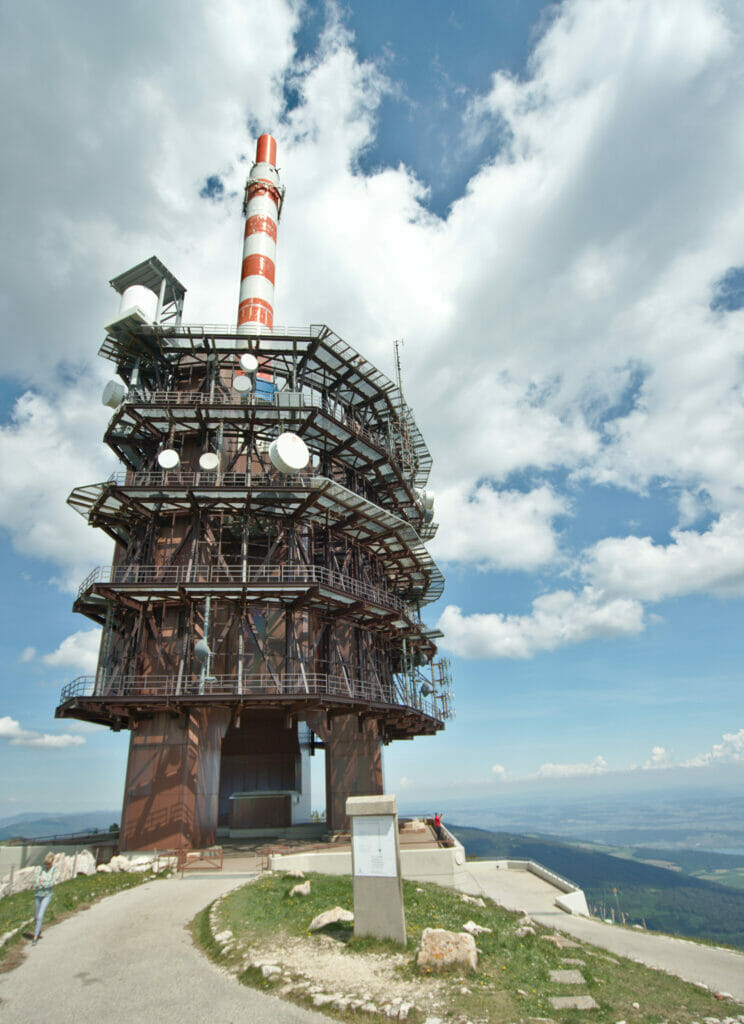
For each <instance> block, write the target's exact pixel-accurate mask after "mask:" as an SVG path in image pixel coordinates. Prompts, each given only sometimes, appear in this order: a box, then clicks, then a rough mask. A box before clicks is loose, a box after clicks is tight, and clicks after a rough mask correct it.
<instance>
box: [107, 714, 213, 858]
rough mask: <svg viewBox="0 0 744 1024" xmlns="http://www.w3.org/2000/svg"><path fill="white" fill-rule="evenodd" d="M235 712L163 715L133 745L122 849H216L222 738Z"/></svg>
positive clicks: (135, 734)
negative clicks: (208, 847)
mask: <svg viewBox="0 0 744 1024" xmlns="http://www.w3.org/2000/svg"><path fill="white" fill-rule="evenodd" d="M229 721H230V712H229V711H227V710H223V709H220V708H209V709H206V708H205V709H197V710H191V711H189V712H188V713H186V714H185V715H179V716H177V717H174V716H173V715H172V714H171V713H170V712H159V713H157V714H154V715H153V716H152V718H149V719H146V720H143V721H141V722H139V723H138V725H137V728H136V729H134V730H133V731H132V737H131V740H130V743H129V761H128V764H127V777H126V784H125V789H124V806H123V809H122V816H121V841H120V845H121V849H122V850H148V849H150V850H152V849H160V850H178V849H189V848H201V847H205V846H211V845H212V844H213V843H214V842H215V840H216V836H217V813H218V801H219V783H220V754H221V748H222V738H223V736H224V735H225V732H226V730H227V727H228V724H229Z"/></svg>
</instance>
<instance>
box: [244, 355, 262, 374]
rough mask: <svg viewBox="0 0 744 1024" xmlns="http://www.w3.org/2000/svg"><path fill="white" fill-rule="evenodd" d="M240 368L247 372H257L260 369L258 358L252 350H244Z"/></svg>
mask: <svg viewBox="0 0 744 1024" xmlns="http://www.w3.org/2000/svg"><path fill="white" fill-rule="evenodd" d="M240 369H241V370H245V372H246V373H255V372H256V370H257V369H258V359H256V357H255V356H254V355H253V353H252V352H244V353H243V355H242V356H241V357H240Z"/></svg>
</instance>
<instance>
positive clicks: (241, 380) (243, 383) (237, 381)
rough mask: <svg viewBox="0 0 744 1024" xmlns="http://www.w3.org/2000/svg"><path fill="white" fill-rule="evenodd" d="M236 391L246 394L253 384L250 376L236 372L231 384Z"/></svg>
mask: <svg viewBox="0 0 744 1024" xmlns="http://www.w3.org/2000/svg"><path fill="white" fill-rule="evenodd" d="M232 386H233V387H234V388H235V390H236V391H239V392H240V393H241V394H242V395H244V394H246V393H247V392H248V391H250V390H251V388H252V387H253V384H252V382H251V378H250V377H248V376H246V374H244V373H238V374H236V376H235V377H233V385H232Z"/></svg>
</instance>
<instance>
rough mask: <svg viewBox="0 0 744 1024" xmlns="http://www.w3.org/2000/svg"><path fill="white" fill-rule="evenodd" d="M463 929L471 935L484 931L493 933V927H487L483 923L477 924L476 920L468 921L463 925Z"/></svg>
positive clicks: (480, 933)
mask: <svg viewBox="0 0 744 1024" xmlns="http://www.w3.org/2000/svg"><path fill="white" fill-rule="evenodd" d="M462 930H463V931H464V932H468V933H469V934H470V935H482V934H483V933H484V932H488V933H489V934H491V935H493V928H486V927H484V925H482V924H476V923H475V921H466V922H465V924H464V925H463V926H462Z"/></svg>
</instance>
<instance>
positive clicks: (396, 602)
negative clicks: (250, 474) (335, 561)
mask: <svg viewBox="0 0 744 1024" xmlns="http://www.w3.org/2000/svg"><path fill="white" fill-rule="evenodd" d="M94 583H113V584H132V585H137V584H146V585H147V584H153V585H155V584H163V585H170V586H180V585H182V584H186V583H200V584H216V585H219V584H231V583H234V584H236V585H241V584H243V583H266V584H271V583H278V584H282V583H286V584H298V583H299V584H311V585H312V584H321V585H325V586H329V587H333V588H334V589H335V590H341V591H343V592H344V593H345V594H351V595H352V596H354V597H358V598H361V599H362V600H365V601H371V602H376V603H379V604H383V605H385V607H386V608H395V609H396V610H397V611H399V612H402V613H403V614H404V615H406V616H408V618H410V619H412V620H413V621H414V622H420V621H421V620H420V619H419V617H418V615H416V613H415V612H414V611H413V610H412V609H411V608H410V607H409V606H408V605H407V604H406V603H405V601H403V600H401V598H399V597H396V596H395V595H394V594H391V593H390V592H389V591H388V590H386V589H385V588H384V587H376V586H374V585H373V584H371V583H365V582H363V581H362V580H357V579H354V578H353V577H351V576H348V575H346V574H345V573H340V572H336V570H334V569H327V568H325V566H320V565H283V564H279V565H276V564H273V565H272V564H268V565H243V564H242V563H239V562H238V563H234V564H232V565H212V564H207V565H191V566H189V565H139V564H137V563H126V564H121V565H99V566H97V567H96V568H95V569H93V570H92V571H91V572H89V573H88V575H87V576H86V577H85V579H84V580H83V582H82V583H81V584H80V587H79V589H78V597H81V596H82V595H83V594H84V593H85V592H86V591H87V590H88V589H89V588H90V587H91V586H92V585H93V584H94Z"/></svg>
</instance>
